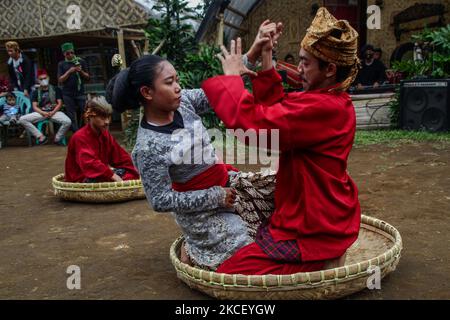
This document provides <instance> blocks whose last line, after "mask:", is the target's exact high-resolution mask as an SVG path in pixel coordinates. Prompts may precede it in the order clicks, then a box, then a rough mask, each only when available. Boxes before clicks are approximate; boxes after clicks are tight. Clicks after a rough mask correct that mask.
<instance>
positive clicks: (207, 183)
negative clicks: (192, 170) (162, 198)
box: [172, 163, 239, 192]
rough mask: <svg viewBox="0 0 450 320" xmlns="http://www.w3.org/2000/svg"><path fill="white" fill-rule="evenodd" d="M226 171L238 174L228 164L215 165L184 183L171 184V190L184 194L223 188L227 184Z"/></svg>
mask: <svg viewBox="0 0 450 320" xmlns="http://www.w3.org/2000/svg"><path fill="white" fill-rule="evenodd" d="M228 171H236V172H238V171H239V170H238V169H236V168H234V167H233V166H231V165H229V164H224V163H219V164H215V165H213V166H212V167H211V168H209V169H208V170H206V171H204V172H202V173H200V174H199V175H196V176H195V177H193V178H192V179H191V180H189V181H187V182H185V183H177V182H172V188H173V189H174V190H175V191H178V192H185V191H193V190H204V189H208V188H211V187H214V186H221V187H225V186H226V184H227V182H228Z"/></svg>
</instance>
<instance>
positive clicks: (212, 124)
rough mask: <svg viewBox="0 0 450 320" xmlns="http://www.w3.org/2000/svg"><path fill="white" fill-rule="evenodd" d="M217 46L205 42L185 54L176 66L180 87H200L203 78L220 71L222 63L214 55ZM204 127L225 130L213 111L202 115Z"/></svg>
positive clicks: (217, 49)
mask: <svg viewBox="0 0 450 320" xmlns="http://www.w3.org/2000/svg"><path fill="white" fill-rule="evenodd" d="M219 52H220V50H219V48H217V47H215V46H210V45H206V44H201V45H200V46H199V49H198V52H194V53H189V54H187V56H186V58H185V61H184V63H183V64H182V65H180V66H176V68H177V70H178V75H179V77H180V84H181V87H182V88H185V89H194V88H200V87H201V84H202V82H203V81H204V80H206V79H208V78H211V77H214V76H216V75H218V74H221V73H222V65H221V63H220V61H219V59H217V57H216V55H217V53H219ZM202 121H203V124H204V126H205V127H206V128H208V129H210V128H219V129H222V130H225V127H224V125H223V123H222V122H221V121H220V119H219V118H218V117H217V116H216V114H215V113H214V112H213V111H209V112H207V113H206V114H203V115H202Z"/></svg>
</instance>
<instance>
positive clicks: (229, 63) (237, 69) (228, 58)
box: [217, 38, 257, 76]
mask: <svg viewBox="0 0 450 320" xmlns="http://www.w3.org/2000/svg"><path fill="white" fill-rule="evenodd" d="M220 49H221V50H222V54H218V55H217V57H218V58H219V60H220V62H222V69H223V74H224V75H227V76H230V75H240V76H242V75H253V76H257V73H256V72H254V71H251V70H249V69H248V68H247V67H246V66H245V65H244V63H243V61H242V40H241V38H237V41H234V40H231V45H230V52H228V51H227V49H226V48H225V47H224V46H221V47H220Z"/></svg>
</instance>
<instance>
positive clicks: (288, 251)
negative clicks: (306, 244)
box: [255, 225, 301, 262]
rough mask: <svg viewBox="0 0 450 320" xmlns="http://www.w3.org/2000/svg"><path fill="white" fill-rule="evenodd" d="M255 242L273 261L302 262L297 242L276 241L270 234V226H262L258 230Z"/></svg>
mask: <svg viewBox="0 0 450 320" xmlns="http://www.w3.org/2000/svg"><path fill="white" fill-rule="evenodd" d="M255 242H256V244H257V245H258V246H259V247H260V248H261V249H262V250H263V251H264V252H265V253H266V254H267V255H268V256H269V257H270V258H271V259H273V260H277V261H283V262H301V257H300V249H299V248H298V245H297V241H295V240H284V241H275V240H274V239H273V238H272V235H271V234H270V232H269V226H268V225H262V226H261V228H259V229H258V233H257V234H256V239H255Z"/></svg>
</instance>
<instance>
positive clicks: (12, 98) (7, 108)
mask: <svg viewBox="0 0 450 320" xmlns="http://www.w3.org/2000/svg"><path fill="white" fill-rule="evenodd" d="M5 99H6V103H5V104H3V105H1V106H0V114H1V113H3V114H2V115H1V116H0V127H1V126H8V125H9V124H11V123H12V124H15V123H16V122H17V120H19V118H20V108H19V106H18V105H17V104H16V95H15V94H14V93H12V92H8V93H6V95H5Z"/></svg>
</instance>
